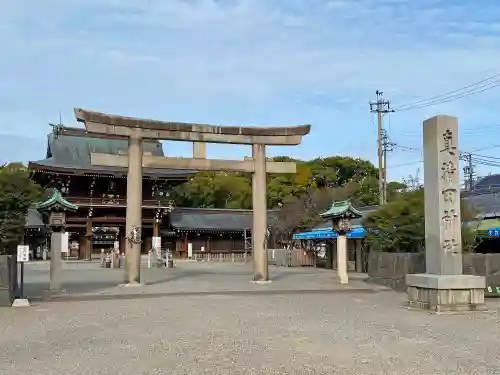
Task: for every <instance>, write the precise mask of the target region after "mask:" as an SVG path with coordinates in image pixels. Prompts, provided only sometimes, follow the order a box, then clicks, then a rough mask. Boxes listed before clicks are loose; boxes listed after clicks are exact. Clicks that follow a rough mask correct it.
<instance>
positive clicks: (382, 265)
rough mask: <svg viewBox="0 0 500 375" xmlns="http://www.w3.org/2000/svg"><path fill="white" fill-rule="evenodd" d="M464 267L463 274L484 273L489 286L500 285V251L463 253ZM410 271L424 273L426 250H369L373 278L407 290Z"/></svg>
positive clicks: (395, 287)
mask: <svg viewBox="0 0 500 375" xmlns="http://www.w3.org/2000/svg"><path fill="white" fill-rule="evenodd" d="M462 268H463V273H464V274H467V275H477V276H485V277H486V285H487V286H491V287H492V288H495V287H497V286H500V254H464V255H463V266H462ZM409 273H425V254H423V253H384V252H378V251H371V252H370V255H369V257H368V280H369V281H370V282H373V283H375V284H380V285H385V286H387V287H390V288H392V289H394V290H397V291H401V292H404V291H406V280H405V278H406V275H407V274H409Z"/></svg>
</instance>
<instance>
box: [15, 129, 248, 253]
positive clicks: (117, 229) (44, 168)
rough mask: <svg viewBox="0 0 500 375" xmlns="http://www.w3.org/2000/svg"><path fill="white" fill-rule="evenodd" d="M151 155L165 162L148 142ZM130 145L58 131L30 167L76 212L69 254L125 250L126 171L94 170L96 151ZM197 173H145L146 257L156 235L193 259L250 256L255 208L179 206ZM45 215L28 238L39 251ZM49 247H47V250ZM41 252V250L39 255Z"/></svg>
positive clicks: (32, 216)
mask: <svg viewBox="0 0 500 375" xmlns="http://www.w3.org/2000/svg"><path fill="white" fill-rule="evenodd" d="M143 150H144V154H145V155H153V156H163V150H162V147H161V144H160V143H159V142H154V141H149V142H147V141H145V142H144V145H143ZM126 151H127V142H126V141H124V140H119V139H102V138H96V137H88V138H87V137H78V136H71V135H65V134H64V131H63V130H61V128H59V129H58V128H57V127H55V128H54V131H53V132H51V133H50V134H49V135H48V144H47V152H46V157H45V159H43V160H39V161H34V162H30V169H31V171H32V178H33V180H34V181H36V182H37V183H39V184H40V185H42V186H43V187H45V188H56V189H58V190H59V191H60V192H61V193H62V195H63V196H64V198H65V199H66V200H67V201H68V202H70V203H72V204H74V205H76V206H78V210H77V211H76V212H74V213H68V214H67V218H66V222H67V228H66V230H67V231H68V232H70V246H69V248H70V256H72V257H78V258H80V259H91V258H92V254H98V253H100V252H101V249H110V248H113V247H114V246H115V245H116V243H117V242H118V246H119V248H120V251H121V252H124V249H125V240H126V239H125V221H126V219H125V218H126V186H127V184H126V182H127V179H126V178H127V169H126V168H120V167H96V166H92V165H91V154H92V153H108V154H110V153H112V154H116V155H120V154H124V153H126ZM195 173H196V172H193V171H187V170H168V169H164V170H161V171H160V172H158V171H155V172H154V173H153V172H152V171H151V170H148V168H144V174H143V189H142V217H143V222H142V240H143V242H142V253H147V252H148V251H149V250H150V249H151V245H152V237H153V236H160V237H161V238H162V248H163V249H170V250H171V251H172V252H173V254H174V255H175V256H176V257H187V256H188V246H189V244H191V246H192V249H193V253H198V252H207V253H208V252H212V253H222V252H245V251H249V250H250V248H251V228H252V224H253V223H252V210H231V209H201V208H182V207H175V202H172V201H171V200H170V191H171V190H172V189H173V188H174V187H175V186H176V185H178V184H180V183H183V182H185V181H186V180H187V179H189V178H191V177H192V176H193V175H194V174H195ZM39 216H40V215H39V214H38V213H37V212H36V210H34V209H31V210H30V213H29V215H28V217H27V224H26V231H25V232H26V233H27V234H30V236H31V239H32V240H30V241H31V242H30V244H31V243H32V244H33V247H35V246H36V247H39V246H43V244H44V243H45V242H46V241H47V238H48V237H47V236H46V235H45V233H46V232H47V230H46V228H45V229H44V228H43V223H42V221H41V217H39ZM45 247H47V246H46V245H45ZM33 250H34V252H36V248H34V249H33Z"/></svg>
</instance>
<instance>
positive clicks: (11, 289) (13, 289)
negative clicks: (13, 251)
mask: <svg viewBox="0 0 500 375" xmlns="http://www.w3.org/2000/svg"><path fill="white" fill-rule="evenodd" d="M16 293H17V262H16V259H15V258H14V256H12V255H0V307H1V306H11V305H12V302H13V301H14V298H15V297H16Z"/></svg>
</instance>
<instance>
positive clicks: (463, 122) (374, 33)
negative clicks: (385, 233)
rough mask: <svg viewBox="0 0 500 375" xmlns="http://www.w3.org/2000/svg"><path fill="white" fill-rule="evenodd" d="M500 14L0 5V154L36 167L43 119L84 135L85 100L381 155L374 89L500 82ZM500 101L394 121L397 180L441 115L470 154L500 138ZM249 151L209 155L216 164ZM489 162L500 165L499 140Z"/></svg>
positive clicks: (113, 3)
mask: <svg viewBox="0 0 500 375" xmlns="http://www.w3.org/2000/svg"><path fill="white" fill-rule="evenodd" d="M479 4H480V6H479ZM499 20H500V3H499V2H498V0H481V1H480V2H479V1H477V0H476V1H472V0H470V1H466V0H453V1H451V0H448V1H444V0H419V1H411V0H307V1H305V0H281V1H278V0H184V1H181V0H168V1H164V0H142V1H133V0H129V1H127V0H106V1H101V0H99V1H98V0H71V1H70V0H67V1H63V0H60V1H54V0H45V1H34V0H32V1H28V0H16V1H14V0H0V44H1V45H2V55H1V58H0V160H19V159H21V160H23V161H27V160H36V159H40V158H43V156H44V155H43V154H44V152H45V147H46V134H47V132H48V131H49V130H50V128H49V127H48V125H47V124H48V123H49V122H57V121H58V120H59V113H61V114H62V118H63V122H64V123H65V124H68V125H73V126H75V125H76V122H75V120H74V115H73V112H72V109H73V107H82V108H87V109H92V110H98V111H103V112H109V113H116V114H124V115H129V116H138V117H146V118H156V119H162V120H173V121H186V122H188V121H196V122H203V123H215V124H241V125H280V124H282V125H288V124H302V123H310V124H312V125H313V128H312V133H311V134H310V135H309V136H307V137H305V139H304V142H303V144H302V145H300V146H298V147H290V148H270V150H269V152H268V154H269V155H283V154H287V155H291V156H295V157H300V158H304V159H309V158H313V157H317V156H329V155H335V154H338V155H349V156H354V157H361V158H367V159H370V160H372V161H374V162H375V160H376V141H375V136H376V133H375V126H374V119H373V117H372V114H370V112H369V105H368V102H369V101H370V100H373V99H375V90H377V89H379V90H382V91H384V94H385V97H386V98H387V99H389V100H391V101H392V103H393V105H394V106H398V105H400V104H404V103H407V102H411V101H414V100H418V99H423V98H427V97H431V96H434V95H436V94H440V93H443V92H447V91H450V90H453V89H456V88H459V87H461V86H464V85H466V84H469V83H472V82H475V81H478V80H480V79H482V78H484V77H487V76H489V75H493V74H496V73H500V21H499ZM499 103H500V88H498V89H496V90H495V89H493V90H490V91H487V92H485V93H482V94H479V95H477V96H472V97H468V98H465V99H462V100H458V101H453V102H450V103H447V104H444V105H440V106H436V107H428V108H424V109H420V110H414V111H407V112H401V113H394V114H393V115H391V116H390V119H389V118H387V119H386V126H387V129H388V131H389V133H390V135H391V138H392V140H393V141H394V142H397V143H399V144H401V145H403V146H405V147H406V149H405V150H403V149H402V148H397V149H396V150H395V152H393V153H391V154H390V156H389V166H390V177H391V178H392V179H399V178H401V177H404V176H407V175H408V174H410V173H411V174H415V173H416V170H417V168H419V167H420V168H421V164H418V163H415V164H409V165H404V166H399V167H398V165H401V164H407V163H409V162H418V161H419V160H421V158H422V156H421V155H420V153H419V149H420V148H421V122H422V120H424V119H425V118H427V117H430V116H433V115H435V114H450V115H454V116H457V117H459V120H460V132H461V139H460V148H461V149H462V150H466V151H469V150H470V151H473V150H476V149H480V148H487V147H490V146H492V145H495V144H500V138H499V137H498V136H497V134H498V132H499V131H500V104H499ZM164 148H165V151H166V153H167V154H169V155H172V156H188V155H189V151H190V145H189V144H183V143H172V142H168V143H166V144H165V147H164ZM249 153H250V151H249V149H248V148H245V147H238V146H237V147H234V146H233V147H231V146H218V145H210V146H209V148H208V154H209V155H208V156H209V157H212V158H221V157H230V158H240V157H242V156H244V155H249ZM481 154H483V155H490V156H500V147H499V148H489V149H487V150H484V151H481ZM391 166H392V167H391ZM478 168H479V170H478V171H479V173H480V174H485V173H487V172H495V171H497V172H500V170H496V169H495V168H493V169H485V168H486V167H481V166H479V167H478ZM420 174H421V175H422V173H420Z"/></svg>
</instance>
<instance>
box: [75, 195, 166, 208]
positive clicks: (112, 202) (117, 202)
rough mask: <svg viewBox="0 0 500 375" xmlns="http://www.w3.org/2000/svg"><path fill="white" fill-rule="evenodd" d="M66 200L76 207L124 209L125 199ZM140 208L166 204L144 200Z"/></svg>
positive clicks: (79, 198) (153, 200)
mask: <svg viewBox="0 0 500 375" xmlns="http://www.w3.org/2000/svg"><path fill="white" fill-rule="evenodd" d="M66 199H67V200H68V201H69V202H71V203H73V204H76V205H77V206H102V207H106V206H111V207H113V206H114V207H126V206H127V199H125V198H119V197H101V198H82V197H66ZM142 206H143V207H144V206H152V207H164V206H168V203H167V202H162V201H161V200H158V199H144V200H143V201H142Z"/></svg>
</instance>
